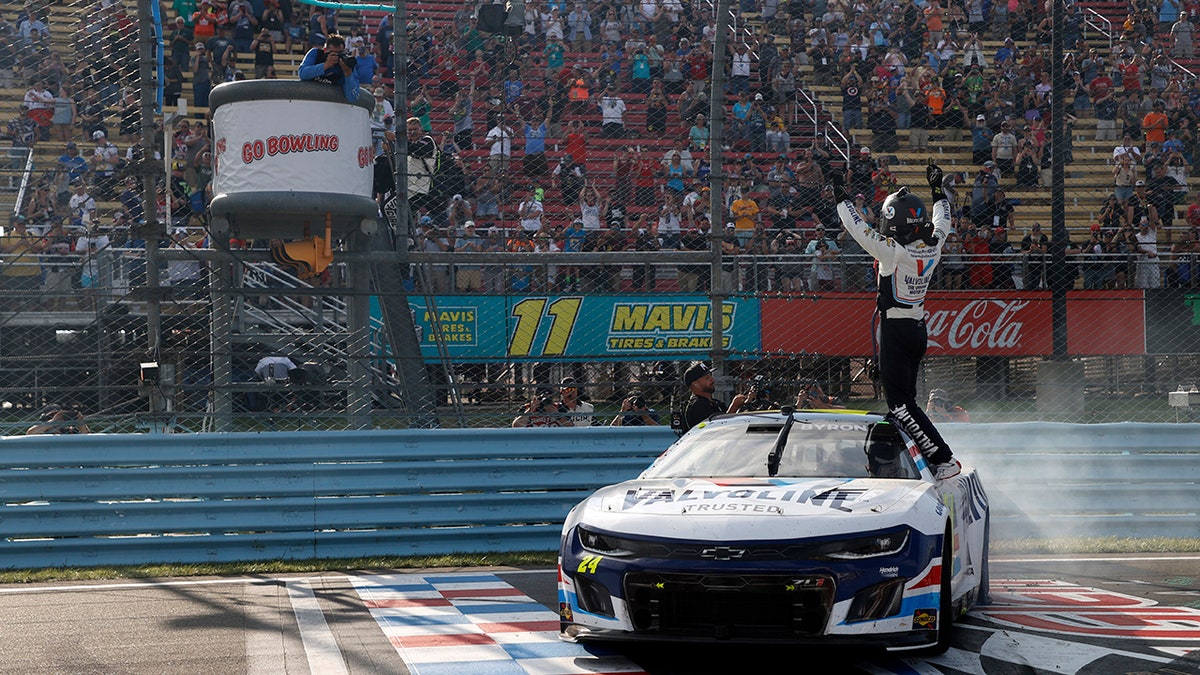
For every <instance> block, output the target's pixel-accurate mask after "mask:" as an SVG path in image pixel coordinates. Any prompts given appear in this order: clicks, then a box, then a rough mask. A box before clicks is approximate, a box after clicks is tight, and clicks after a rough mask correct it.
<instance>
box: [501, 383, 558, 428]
mask: <svg viewBox="0 0 1200 675" xmlns="http://www.w3.org/2000/svg"><path fill="white" fill-rule="evenodd" d="M565 412H566V411H565V410H563V409H562V407H561V406H560V405H559V404H558V403H556V402H555V401H554V392H553V391H551V390H550V388H549V387H538V388H537V389H536V390H535V391H534V393H533V396H531V397H530V398H529V401H528V402H527V403H526V404H525V405H523V406H521V413H520V414H519V415H517V417H516V419H514V420H513V421H512V426H513V427H514V428H521V427H565V426H570V423H569V421H568V418H567V416H566V414H565Z"/></svg>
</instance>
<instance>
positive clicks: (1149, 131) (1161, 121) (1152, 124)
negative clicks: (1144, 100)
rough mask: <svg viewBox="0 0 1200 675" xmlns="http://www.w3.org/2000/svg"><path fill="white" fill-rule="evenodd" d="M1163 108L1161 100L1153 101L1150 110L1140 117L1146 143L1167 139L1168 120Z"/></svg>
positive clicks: (1162, 141)
mask: <svg viewBox="0 0 1200 675" xmlns="http://www.w3.org/2000/svg"><path fill="white" fill-rule="evenodd" d="M1164 110H1165V105H1164V104H1163V102H1162V101H1161V100H1160V101H1155V102H1154V103H1153V104H1152V105H1151V107H1150V112H1148V113H1146V115H1145V116H1144V117H1143V118H1142V132H1143V133H1144V134H1146V145H1149V144H1151V143H1159V144H1162V143H1164V142H1165V141H1166V140H1167V126H1168V124H1169V123H1170V121H1169V120H1168V119H1167V114H1166V113H1165V112H1164Z"/></svg>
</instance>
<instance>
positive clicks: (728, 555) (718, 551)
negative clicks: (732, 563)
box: [700, 546, 746, 560]
mask: <svg viewBox="0 0 1200 675" xmlns="http://www.w3.org/2000/svg"><path fill="white" fill-rule="evenodd" d="M744 555H746V549H744V548H730V547H729V546H714V547H713V548H705V549H701V550H700V557H701V558H710V559H712V560H737V559H738V558H741V557H742V556H744Z"/></svg>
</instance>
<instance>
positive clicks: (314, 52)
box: [296, 10, 359, 103]
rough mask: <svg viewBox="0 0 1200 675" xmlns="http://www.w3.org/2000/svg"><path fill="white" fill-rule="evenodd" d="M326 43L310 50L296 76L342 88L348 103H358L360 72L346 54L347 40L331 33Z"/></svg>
mask: <svg viewBox="0 0 1200 675" xmlns="http://www.w3.org/2000/svg"><path fill="white" fill-rule="evenodd" d="M314 11H315V10H314ZM324 43H325V46H324V47H321V48H317V47H313V48H312V49H310V50H308V53H307V54H305V55H304V60H303V61H302V62H301V63H300V67H299V68H297V69H296V75H297V76H298V77H299V78H300V79H301V80H306V81H318V82H325V83H328V84H332V85H334V86H336V87H340V88H341V90H342V95H343V96H345V97H346V100H347V101H350V102H351V103H353V102H354V101H357V100H358V86H359V81H358V72H357V71H356V70H355V69H354V67H355V65H356V61H355V60H354V58H353V57H351V56H350V55H349V54H344V52H345V49H346V39H345V38H343V37H342V36H341V35H338V34H337V33H330V34H328V35H327V36H325V37H324Z"/></svg>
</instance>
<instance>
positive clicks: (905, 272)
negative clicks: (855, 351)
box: [837, 199, 953, 464]
mask: <svg viewBox="0 0 1200 675" xmlns="http://www.w3.org/2000/svg"><path fill="white" fill-rule="evenodd" d="M837 210H838V215H839V216H840V217H841V219H842V226H843V227H845V228H846V231H847V232H849V233H850V236H852V237H854V240H855V241H857V242H858V243H859V245H861V246H862V247H863V249H865V250H866V251H867V253H870V254H871V256H872V257H874V258H875V260H876V262H877V267H878V270H879V279H878V281H879V284H878V285H879V295H878V299H877V305H878V307H879V316H880V319H879V378H880V383H881V384H882V385H883V395H884V398H885V399H886V400H887V406H888V411H889V415H890V416H891V417H892V418H893V419H894V420H895V421H896V423H898V424H900V425H901V426H902V427H903V428H904V430H905V431H906V432H908V434H909V435H910V436H912V438H913V440H914V441H916V443H917V446H918V447H919V448H920V449H921V453H922V454H924V455H925V457H926V458H927V459H928V460H929V461H930V462H932V463H934V464H941V463H943V462H948V461H950V458H951V457H952V456H953V453H952V452H951V450H950V446H949V445H947V444H946V441H945V440H944V439H943V438H942V435H941V434H940V433H938V430H937V427H935V426H934V425H933V422H931V421H929V417H928V416H926V414H925V411H924V410H922V409H921V407H920V406H919V405H917V371H918V370H919V369H920V367H921V359H922V357H924V356H925V348H926V339H927V335H926V332H925V305H924V303H925V293H926V291H928V290H929V282H930V280H932V279H933V270H934V268H935V267H937V264H938V261H939V260H940V259H941V257H942V244H943V242H945V240H946V233H947V232H949V230H950V202H949V201H947V200H945V199H941V200H938V201H937V202H936V203H934V205H933V239H932V241H933V244H932V245H930V244H926V243H925V242H924V241H920V240H918V241H914V242H912V243H909V244H907V245H902V244H900V243H899V242H897V241H895V240H894V239H891V238H888V237H884V236H883V235H881V234H880V233H879V232H878V231H876V230H874V229H872V228H871V227H870V226H869V225H867V223H866V221H864V220H863V219H862V217H861V216H860V215H859V214H858V212H857V211H856V210H855V209H854V204H853V202H850V201H844V202H842V203H840V204H838V207H837Z"/></svg>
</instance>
